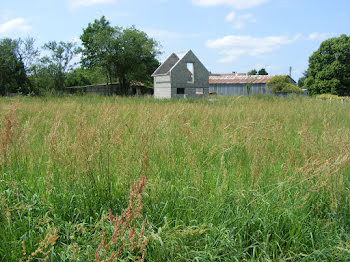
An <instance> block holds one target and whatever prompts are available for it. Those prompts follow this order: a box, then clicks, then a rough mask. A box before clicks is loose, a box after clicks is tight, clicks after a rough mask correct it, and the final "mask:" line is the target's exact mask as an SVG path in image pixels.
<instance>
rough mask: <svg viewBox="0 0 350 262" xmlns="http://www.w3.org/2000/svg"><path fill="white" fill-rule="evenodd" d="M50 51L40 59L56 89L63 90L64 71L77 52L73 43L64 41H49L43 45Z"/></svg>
mask: <svg viewBox="0 0 350 262" xmlns="http://www.w3.org/2000/svg"><path fill="white" fill-rule="evenodd" d="M43 48H44V49H46V50H48V51H50V55H49V56H45V57H44V58H43V59H42V62H43V64H45V65H46V66H47V68H48V71H49V73H50V74H51V75H52V78H53V80H54V83H55V85H54V87H55V89H56V90H63V88H64V82H65V78H66V75H65V74H66V73H67V71H68V70H69V69H71V68H70V62H71V61H72V59H73V57H74V56H75V55H76V54H77V53H78V49H77V48H76V44H75V43H69V42H68V43H65V42H59V43H57V42H56V41H51V42H49V43H47V44H45V45H44V46H43Z"/></svg>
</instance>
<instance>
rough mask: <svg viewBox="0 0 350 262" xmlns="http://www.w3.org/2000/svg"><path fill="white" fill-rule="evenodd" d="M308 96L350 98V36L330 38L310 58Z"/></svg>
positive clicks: (307, 83) (307, 79) (306, 83)
mask: <svg viewBox="0 0 350 262" xmlns="http://www.w3.org/2000/svg"><path fill="white" fill-rule="evenodd" d="M307 76H308V77H307V78H306V80H305V87H306V88H307V89H308V94H311V95H315V94H325V93H331V94H334V95H339V96H350V36H347V35H345V34H343V35H341V36H340V37H334V38H330V39H328V40H325V41H323V42H322V43H321V46H320V47H319V49H318V50H317V51H316V52H314V53H313V54H312V55H311V56H310V58H309V68H308V70H307Z"/></svg>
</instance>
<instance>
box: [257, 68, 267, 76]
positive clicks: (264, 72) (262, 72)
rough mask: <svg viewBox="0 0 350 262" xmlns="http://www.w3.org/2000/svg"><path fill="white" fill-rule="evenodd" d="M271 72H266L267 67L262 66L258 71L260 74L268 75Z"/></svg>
mask: <svg viewBox="0 0 350 262" xmlns="http://www.w3.org/2000/svg"><path fill="white" fill-rule="evenodd" d="M268 74H269V73H267V72H266V70H265V68H261V69H260V70H259V71H258V75H268Z"/></svg>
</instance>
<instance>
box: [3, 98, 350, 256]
mask: <svg viewBox="0 0 350 262" xmlns="http://www.w3.org/2000/svg"><path fill="white" fill-rule="evenodd" d="M141 178H143V179H141ZM137 179H139V180H137ZM135 180H137V181H136V183H135V185H134V186H133V188H132V190H131V197H130V198H129V194H130V192H129V190H130V187H131V186H132V185H133V184H134V181H135ZM141 196H143V197H141ZM0 200H1V206H0V208H1V209H0V260H1V261H20V260H22V261H31V260H33V261H38V259H44V260H48V261H94V260H95V259H96V260H97V261H102V260H103V259H108V258H112V257H113V256H116V257H117V256H118V259H121V261H134V260H136V259H140V260H142V259H143V258H142V257H143V256H145V261H269V260H271V261H350V103H340V102H338V101H322V100H316V99H312V98H277V97H269V96H266V97H232V98H227V97H226V98H214V99H213V98H211V99H203V100H167V101H157V100H154V99H151V98H113V97H109V98H105V97H89V96H86V97H65V98H1V99H0ZM109 209H110V210H111V214H109V215H108V211H109ZM123 212H124V213H123ZM116 213H118V214H123V215H122V216H121V217H119V218H115V217H114V216H113V215H115V214H116ZM112 214H113V215H112ZM111 221H112V222H111ZM102 240H103V241H102ZM107 243H108V244H107Z"/></svg>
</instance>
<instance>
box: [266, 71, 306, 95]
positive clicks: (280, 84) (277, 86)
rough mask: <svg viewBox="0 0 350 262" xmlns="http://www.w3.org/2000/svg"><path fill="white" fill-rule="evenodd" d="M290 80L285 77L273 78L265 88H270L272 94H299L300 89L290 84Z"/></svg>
mask: <svg viewBox="0 0 350 262" xmlns="http://www.w3.org/2000/svg"><path fill="white" fill-rule="evenodd" d="M289 80H290V78H289V76H287V75H279V76H274V77H273V78H272V79H271V80H270V81H269V82H267V83H266V86H268V87H271V92H272V93H296V94H300V93H302V92H303V90H301V88H299V87H297V86H295V85H293V84H291V83H290V81H289Z"/></svg>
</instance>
